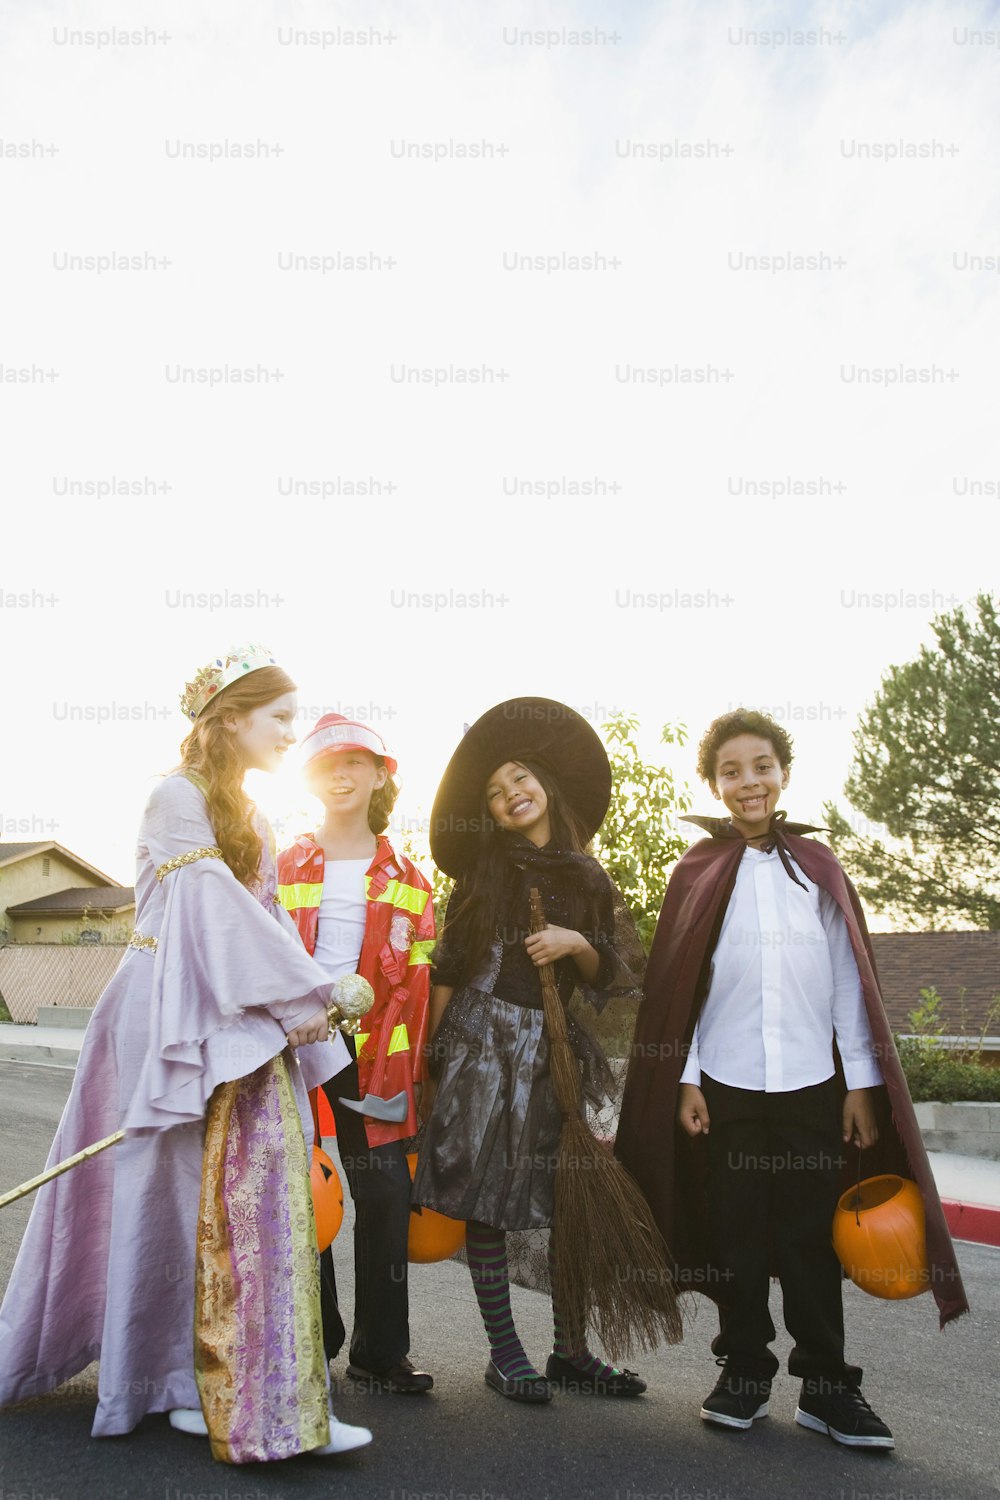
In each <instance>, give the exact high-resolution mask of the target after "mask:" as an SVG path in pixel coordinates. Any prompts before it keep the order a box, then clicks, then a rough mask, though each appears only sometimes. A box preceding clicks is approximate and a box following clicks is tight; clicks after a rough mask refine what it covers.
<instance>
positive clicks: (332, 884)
mask: <svg viewBox="0 0 1000 1500" xmlns="http://www.w3.org/2000/svg"><path fill="white" fill-rule="evenodd" d="M370 864H371V859H370V858H368V859H327V860H324V862H323V896H322V899H321V901H320V903H319V928H318V930H317V933H316V952H315V954H314V957H315V959H316V962H317V963H318V964H319V965H320V967H321V968H323V969H324V970H325V971H326V973H327V974H329V976H330V978H331V979H339V978H340V976H341V975H342V974H356V973H357V972H358V959H359V958H360V957H361V944H362V942H363V941H364V936H365V916H366V914H367V909H368V902H367V898H366V896H365V874H366V873H367V870H368V866H369V865H370Z"/></svg>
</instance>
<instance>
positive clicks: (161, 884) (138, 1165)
mask: <svg viewBox="0 0 1000 1500" xmlns="http://www.w3.org/2000/svg"><path fill="white" fill-rule="evenodd" d="M260 829H261V832H262V834H263V841H264V857H263V862H262V868H261V881H260V886H259V888H258V890H257V891H256V893H252V892H251V891H249V890H247V889H246V888H245V887H244V886H242V885H241V884H240V883H239V881H237V879H236V877H235V876H234V875H233V873H232V871H231V870H230V869H229V867H228V866H227V865H226V864H225V863H224V862H223V860H221V859H219V858H212V857H197V858H194V859H192V860H191V861H190V862H180V863H176V861H177V860H178V856H182V855H185V854H190V853H193V851H196V850H206V849H211V848H212V847H213V846H214V845H215V834H214V831H213V829H212V826H211V823H210V821H209V817H208V808H207V804H206V802H205V798H204V796H203V795H202V793H201V791H200V790H199V789H198V787H197V786H195V785H194V784H193V783H192V782H191V781H189V780H188V779H187V778H186V777H185V776H183V775H180V774H176V773H175V774H173V775H171V776H167V777H165V778H164V780H163V781H161V782H160V783H159V785H158V786H157V787H156V788H155V790H154V791H153V794H152V796H151V797H150V799H149V803H148V805H147V807H146V810H145V813H144V815H143V819H142V825H141V827H140V830H139V843H138V849H137V851H136V934H135V936H134V938H133V943H134V944H136V945H137V946H132V947H130V948H129V949H128V951H127V952H126V954H125V956H124V957H123V959H122V962H121V964H120V965H119V968H118V970H117V972H116V974H115V975H114V978H113V979H112V980H111V982H110V984H109V985H108V987H107V989H106V990H105V991H104V993H103V995H102V996H101V998H100V1000H99V1002H98V1004H97V1008H96V1009H95V1011H94V1014H93V1017H92V1018H91V1021H90V1024H89V1026H88V1027H87V1032H86V1036H85V1038H84V1043H83V1047H82V1049H81V1052H80V1061H79V1064H78V1066H77V1069H76V1076H75V1078H74V1082H73V1089H72V1092H71V1094H70V1096H69V1099H68V1100H67V1102H66V1108H65V1110H64V1111H63V1116H62V1119H61V1121H60V1124H59V1128H58V1130H57V1132H56V1136H55V1140H54V1141H53V1144H52V1149H51V1151H50V1153H49V1163H48V1164H49V1165H51V1164H53V1163H55V1162H57V1161H60V1160H62V1159H63V1158H64V1157H67V1156H70V1155H72V1154H73V1153H74V1152H76V1151H79V1150H81V1149H82V1148H83V1147H84V1146H87V1145H90V1144H91V1143H92V1142H94V1141H97V1140H100V1139H102V1138H103V1137H105V1136H107V1135H110V1134H112V1133H113V1132H114V1131H116V1130H118V1129H120V1128H122V1127H125V1128H126V1129H127V1130H128V1132H129V1134H128V1136H127V1138H126V1139H125V1140H123V1141H122V1142H121V1143H120V1144H119V1145H117V1146H112V1147H110V1148H109V1149H108V1150H106V1151H103V1152H101V1153H100V1154H99V1155H98V1156H95V1157H93V1158H92V1159H91V1160H89V1161H87V1162H85V1163H84V1164H83V1165H81V1166H79V1167H75V1168H73V1169H72V1170H71V1171H69V1172H67V1173H66V1174H64V1175H63V1176H61V1177H58V1178H56V1179H55V1180H54V1181H53V1182H50V1183H47V1184H46V1185H45V1186H44V1187H42V1188H40V1189H39V1190H38V1191H37V1193H36V1194H35V1201H34V1206H33V1209H32V1213H31V1218H30V1220H29V1222H28V1227H27V1230H26V1231H25V1235H24V1239H23V1241H22V1244H21V1248H20V1251H19V1253H18V1257H17V1262H16V1264H15V1266H14V1271H13V1274H12V1276H11V1279H10V1284H9V1286H8V1288H7V1294H6V1296H5V1298H4V1301H3V1305H2V1307H0V1406H4V1405H8V1404H10V1403H11V1402H15V1401H21V1400H25V1399H27V1398H28V1397H31V1396H38V1395H41V1394H43V1393H44V1392H46V1391H50V1390H52V1389H53V1388H54V1387H55V1386H57V1385H59V1384H61V1383H62V1382H63V1381H64V1380H68V1379H70V1377H72V1376H73V1375H76V1374H77V1373H78V1372H79V1371H80V1370H82V1369H83V1368H84V1367H85V1366H86V1365H88V1364H90V1363H91V1361H92V1360H95V1359H99V1360H100V1375H99V1382H98V1391H99V1402H98V1407H97V1412H96V1415H95V1418H94V1426H93V1436H94V1437H108V1436H112V1435H115V1434H119V1433H125V1432H130V1431H131V1430H132V1428H133V1427H135V1425H136V1423H137V1422H139V1421H140V1420H141V1418H142V1417H144V1416H145V1415H146V1414H147V1413H148V1412H160V1411H167V1410H170V1409H171V1408H173V1407H197V1406H198V1405H199V1390H198V1386H197V1384H196V1380H195V1370H194V1342H195V1340H194V1300H195V1253H196V1244H195V1242H196V1230H197V1225H198V1215H199V1196H200V1193H201V1188H202V1160H203V1141H204V1135H205V1114H206V1109H207V1107H208V1103H209V1100H210V1098H211V1096H212V1093H213V1090H214V1089H215V1088H216V1087H217V1086H218V1085H220V1084H223V1083H227V1082H231V1081H232V1080H235V1079H242V1078H246V1077H247V1075H250V1074H252V1073H254V1071H255V1070H257V1069H260V1068H262V1067H263V1066H264V1065H266V1064H268V1063H269V1062H270V1060H271V1059H273V1058H277V1057H279V1056H280V1055H281V1054H284V1057H285V1061H287V1063H288V1072H289V1074H290V1076H291V1084H292V1088H293V1091H294V1098H295V1103H296V1104H297V1105H298V1111H299V1116H300V1118H301V1121H302V1128H303V1131H304V1133H305V1139H306V1140H307V1141H311V1139H312V1118H311V1114H310V1109H309V1102H308V1098H307V1091H308V1090H309V1089H310V1088H314V1087H316V1086H317V1085H319V1084H320V1083H323V1082H325V1081H326V1079H328V1078H332V1077H333V1076H334V1074H336V1073H337V1072H339V1071H340V1070H341V1068H344V1067H346V1066H347V1065H348V1063H349V1061H350V1059H349V1056H348V1052H347V1048H346V1047H345V1045H344V1042H343V1039H342V1038H341V1037H340V1036H339V1035H338V1036H337V1037H336V1038H335V1039H334V1041H332V1042H322V1043H314V1044H313V1045H311V1046H305V1047H301V1048H299V1049H298V1050H297V1052H292V1051H291V1049H289V1048H287V1046H286V1043H285V1036H286V1033H287V1032H289V1031H292V1030H293V1029H294V1028H295V1026H296V1025H298V1024H299V1023H300V1022H302V1021H304V1020H305V1019H306V1018H307V1017H308V1016H309V1015H311V1014H312V1013H313V1012H314V1011H315V1010H316V1009H317V1008H318V1007H319V1006H320V1005H325V1004H326V1003H327V1000H328V996H329V991H330V981H329V979H328V977H327V976H326V974H325V973H324V972H323V970H322V969H321V968H320V967H319V965H318V964H316V963H315V962H314V961H313V959H312V958H311V957H310V956H309V954H308V953H306V951H305V949H304V948H303V946H302V944H301V942H300V941H299V937H298V934H297V932H296V930H295V927H294V924H293V923H292V921H291V919H290V918H289V917H288V915H287V913H286V912H285V911H284V910H283V909H282V908H281V907H280V906H278V905H276V904H275V903H274V896H275V885H276V873H275V867H274V859H273V853H272V850H271V848H270V840H269V838H268V834H269V830H268V829H267V827H266V824H263V822H261V824H260ZM167 864H170V865H171V868H170V870H169V871H164V870H163V866H164V865H167ZM157 870H160V872H161V877H162V878H158V877H157ZM152 939H155V943H154V942H152V941H150V940H152ZM139 944H142V945H141V946H139ZM292 1118H293V1119H294V1109H293V1111H292ZM299 1149H300V1150H301V1142H300V1145H299ZM293 1446H294V1445H293ZM268 1456H283V1455H282V1454H280V1453H274V1454H273V1455H268Z"/></svg>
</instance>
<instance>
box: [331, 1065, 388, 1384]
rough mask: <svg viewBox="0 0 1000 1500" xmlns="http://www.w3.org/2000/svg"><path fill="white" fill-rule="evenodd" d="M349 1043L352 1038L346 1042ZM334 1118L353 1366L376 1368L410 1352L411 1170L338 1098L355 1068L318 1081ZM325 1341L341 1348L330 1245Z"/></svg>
mask: <svg viewBox="0 0 1000 1500" xmlns="http://www.w3.org/2000/svg"><path fill="white" fill-rule="evenodd" d="M348 1044H349V1045H350V1042H349V1043H348ZM323 1092H324V1093H325V1094H326V1097H327V1098H328V1099H329V1101H330V1104H331V1106H332V1108H333V1117H334V1119H335V1121H336V1123H337V1146H338V1148H339V1150H340V1159H341V1161H342V1162H343V1164H344V1171H345V1172H346V1173H347V1185H348V1187H349V1188H350V1192H351V1197H352V1198H353V1199H354V1207H355V1224H354V1332H353V1333H352V1335H351V1347H350V1358H351V1361H352V1363H354V1364H359V1365H361V1366H363V1367H364V1368H365V1369H366V1370H374V1371H376V1372H382V1371H385V1370H390V1369H392V1367H393V1366H394V1365H396V1364H398V1363H399V1361H400V1360H401V1359H404V1358H405V1357H406V1355H407V1354H408V1353H409V1352H410V1324H409V1316H410V1308H409V1294H408V1290H407V1270H408V1262H407V1253H406V1241H407V1235H408V1234H409V1229H410V1171H409V1167H408V1166H407V1164H406V1154H405V1152H404V1151H403V1146H402V1142H401V1141H391V1142H390V1143H389V1144H388V1145H386V1146H369V1144H368V1138H367V1136H366V1134H365V1122H364V1119H363V1118H362V1116H361V1115H359V1114H356V1113H355V1112H354V1110H352V1109H345V1108H344V1106H343V1105H342V1104H341V1103H340V1097H341V1096H343V1097H344V1098H345V1099H357V1098H358V1065H357V1063H356V1062H354V1063H352V1064H351V1066H350V1067H348V1068H344V1069H343V1071H342V1072H340V1073H337V1074H336V1075H335V1076H334V1077H333V1078H331V1079H329V1080H328V1081H327V1082H326V1083H324V1085H323ZM320 1300H321V1304H322V1312H323V1345H324V1348H325V1350H326V1356H327V1359H333V1358H334V1357H335V1356H336V1355H337V1354H339V1353H340V1350H341V1348H342V1347H343V1344H344V1339H345V1336H346V1335H345V1329H344V1323H343V1319H342V1318H341V1316H340V1310H339V1308H338V1306H337V1280H336V1276H335V1274H334V1269H333V1250H332V1248H331V1249H329V1250H324V1252H323V1254H322V1255H321V1256H320Z"/></svg>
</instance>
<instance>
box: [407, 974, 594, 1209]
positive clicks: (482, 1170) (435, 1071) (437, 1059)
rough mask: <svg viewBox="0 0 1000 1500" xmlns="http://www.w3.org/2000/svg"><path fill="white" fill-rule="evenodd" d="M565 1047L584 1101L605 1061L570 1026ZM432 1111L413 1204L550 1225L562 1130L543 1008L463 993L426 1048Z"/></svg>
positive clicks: (421, 1147) (451, 1004)
mask: <svg viewBox="0 0 1000 1500" xmlns="http://www.w3.org/2000/svg"><path fill="white" fill-rule="evenodd" d="M569 1035H570V1042H571V1045H572V1046H573V1050H574V1052H575V1053H576V1054H577V1056H578V1058H579V1059H580V1061H581V1072H582V1081H583V1084H584V1090H585V1094H586V1095H587V1096H588V1097H591V1098H592V1097H595V1096H596V1097H601V1095H602V1092H603V1087H602V1086H603V1081H604V1080H603V1069H602V1065H603V1068H606V1066H607V1065H606V1063H605V1062H604V1059H603V1057H602V1056H601V1055H600V1054H599V1053H597V1054H596V1055H595V1054H594V1046H593V1043H591V1042H590V1039H589V1038H588V1037H587V1035H586V1033H585V1032H584V1031H583V1029H582V1027H580V1026H579V1025H578V1024H577V1023H576V1022H574V1021H573V1019H572V1018H570V1020H569ZM430 1072H431V1076H432V1077H433V1078H434V1079H435V1080H436V1082H437V1092H436V1094H435V1098H434V1107H433V1109H432V1111H431V1115H430V1118H429V1120H428V1121H427V1125H426V1127H425V1129H424V1131H423V1133H422V1135H421V1137H420V1144H419V1155H418V1160H417V1171H416V1177H415V1179H414V1183H413V1195H412V1202H413V1203H414V1204H418V1205H420V1206H422V1207H426V1208H433V1209H436V1210H437V1211H438V1213H442V1214H447V1215H448V1216H449V1218H452V1219H475V1220H477V1221H478V1222H479V1223H481V1224H490V1225H492V1226H493V1227H494V1228H495V1229H542V1228H545V1227H547V1226H548V1225H551V1223H552V1208H553V1195H554V1184H555V1168H556V1161H557V1159H558V1151H559V1135H560V1129H561V1125H562V1120H561V1116H560V1114H559V1109H558V1106H557V1104H556V1100H555V1094H554V1092H553V1088H552V1080H551V1078H550V1076H549V1043H548V1036H547V1034H546V1032H545V1025H544V1018H543V1013H542V1011H541V1010H534V1009H531V1008H530V1007H527V1006H523V1005H513V1004H511V1003H510V1002H509V1001H506V1000H501V999H499V998H498V997H497V996H496V995H488V994H486V993H485V992H484V991H482V990H476V989H472V988H471V987H468V986H465V987H463V988H461V989H458V990H456V991H455V994H454V995H453V996H452V998H451V1000H450V1001H449V1003H448V1007H447V1009H446V1010H445V1013H444V1016H443V1017H442V1020H441V1024H440V1026H439V1027H438V1030H437V1032H436V1034H435V1036H434V1041H433V1044H432V1060H431V1063H430Z"/></svg>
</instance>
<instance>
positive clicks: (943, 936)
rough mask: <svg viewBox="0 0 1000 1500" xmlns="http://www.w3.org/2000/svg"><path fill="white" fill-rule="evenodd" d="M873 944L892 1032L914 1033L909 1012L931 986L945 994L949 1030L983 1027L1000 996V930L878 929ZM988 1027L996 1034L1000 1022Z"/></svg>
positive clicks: (944, 1018) (942, 1011)
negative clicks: (935, 930)
mask: <svg viewBox="0 0 1000 1500" xmlns="http://www.w3.org/2000/svg"><path fill="white" fill-rule="evenodd" d="M872 947H873V948H874V950H875V963H876V965H877V967H878V975H879V980H880V982H881V985H882V996H883V998H884V1000H885V1008H886V1011H887V1013H888V1016H889V1022H890V1024H891V1026H892V1029H893V1031H897V1032H911V1031H912V1030H913V1027H912V1025H911V1023H910V1020H909V1012H910V1011H911V1010H915V1009H916V1008H917V1006H918V1005H920V1003H921V1001H920V991H921V990H922V989H929V988H930V987H931V986H932V985H933V986H934V988H935V989H936V990H937V992H938V994H939V995H940V996H941V1007H940V1020H941V1021H943V1022H944V1029H945V1033H946V1034H947V1035H957V1034H958V1033H959V1032H960V1031H961V1030H962V1022H963V1015H962V1002H961V998H960V995H959V991H960V990H961V989H963V988H964V989H965V992H966V993H965V1000H964V1007H965V1015H964V1022H965V1030H966V1031H969V1032H974V1033H976V1034H978V1033H979V1031H980V1030H981V1029H982V1026H983V1023H984V1022H985V1020H986V1013H987V1010H988V1009H989V1006H990V1003H991V1001H992V1000H993V999H994V997H995V996H997V995H1000V932H873V933H872ZM989 1030H990V1031H991V1032H992V1033H993V1034H994V1035H996V1034H997V1032H998V1031H1000V1025H998V1024H997V1023H994V1024H993V1025H991V1026H990V1028H989Z"/></svg>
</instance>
